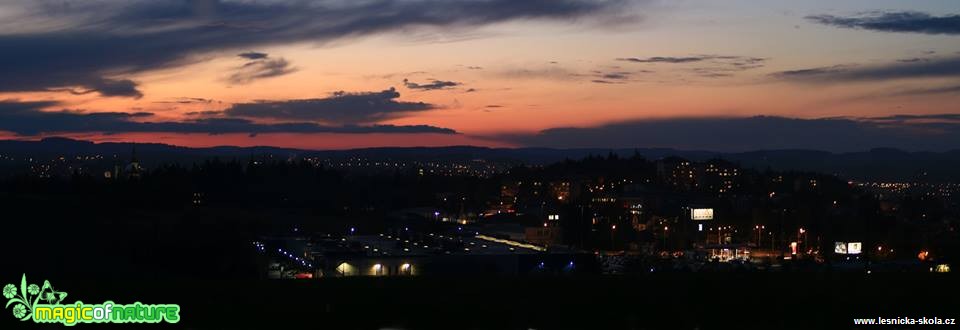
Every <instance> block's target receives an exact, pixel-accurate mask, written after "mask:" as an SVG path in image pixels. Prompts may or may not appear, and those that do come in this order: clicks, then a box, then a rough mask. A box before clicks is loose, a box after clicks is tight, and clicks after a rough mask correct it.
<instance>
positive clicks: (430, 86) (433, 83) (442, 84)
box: [403, 79, 462, 90]
mask: <svg viewBox="0 0 960 330" xmlns="http://www.w3.org/2000/svg"><path fill="white" fill-rule="evenodd" d="M460 85H462V83H459V82H456V81H445V80H436V79H431V80H430V82H427V83H415V82H412V81H410V80H407V79H404V80H403V86H405V87H407V88H409V89H419V90H437V89H447V88H452V87H457V86H460Z"/></svg>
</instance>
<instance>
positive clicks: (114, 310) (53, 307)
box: [3, 274, 180, 326]
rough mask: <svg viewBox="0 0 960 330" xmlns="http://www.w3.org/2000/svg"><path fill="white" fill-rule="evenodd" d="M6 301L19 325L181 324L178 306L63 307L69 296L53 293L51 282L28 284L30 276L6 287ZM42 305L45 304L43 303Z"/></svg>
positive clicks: (111, 305)
mask: <svg viewBox="0 0 960 330" xmlns="http://www.w3.org/2000/svg"><path fill="white" fill-rule="evenodd" d="M3 297H4V298H6V299H8V300H7V304H6V306H5V307H6V308H10V307H11V306H13V309H12V310H11V311H12V312H13V316H14V317H16V318H17V319H19V320H20V321H27V320H33V321H34V322H36V323H62V324H64V325H68V326H69V325H75V324H77V323H161V322H166V323H177V322H179V321H180V306H179V305H175V304H159V305H148V304H141V303H139V302H135V303H133V304H126V305H124V304H116V303H114V302H112V301H107V302H104V303H102V304H84V303H83V302H81V301H77V302H74V303H72V304H63V303H62V302H63V299H64V298H66V297H67V293H66V292H61V291H57V290H54V288H53V286H52V285H50V281H43V285H42V286H40V285H37V284H29V285H28V284H27V275H26V274H24V275H23V277H22V278H21V280H20V287H19V289H18V288H17V286H16V285H13V284H7V285H6V286H4V287H3ZM41 302H42V303H41Z"/></svg>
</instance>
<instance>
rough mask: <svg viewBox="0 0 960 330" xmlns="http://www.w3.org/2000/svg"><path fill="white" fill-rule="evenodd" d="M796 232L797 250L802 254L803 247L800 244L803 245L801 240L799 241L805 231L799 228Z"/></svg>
mask: <svg viewBox="0 0 960 330" xmlns="http://www.w3.org/2000/svg"><path fill="white" fill-rule="evenodd" d="M797 232H798V234H797V250H798V251H799V252H803V245H802V244H803V240H802V239H801V236H802V235H803V233H806V232H807V231H806V230H804V229H803V227H800V229H799V230H798V231H797Z"/></svg>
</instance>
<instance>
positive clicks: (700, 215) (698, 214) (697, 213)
mask: <svg viewBox="0 0 960 330" xmlns="http://www.w3.org/2000/svg"><path fill="white" fill-rule="evenodd" d="M690 219H691V220H698V221H699V220H713V209H690Z"/></svg>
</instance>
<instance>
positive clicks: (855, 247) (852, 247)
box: [847, 242, 863, 254]
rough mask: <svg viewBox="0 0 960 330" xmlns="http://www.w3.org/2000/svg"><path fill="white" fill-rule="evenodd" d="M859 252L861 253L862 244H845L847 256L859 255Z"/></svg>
mask: <svg viewBox="0 0 960 330" xmlns="http://www.w3.org/2000/svg"><path fill="white" fill-rule="evenodd" d="M861 252H863V243H860V242H850V243H847V253H848V254H860V253H861Z"/></svg>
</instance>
